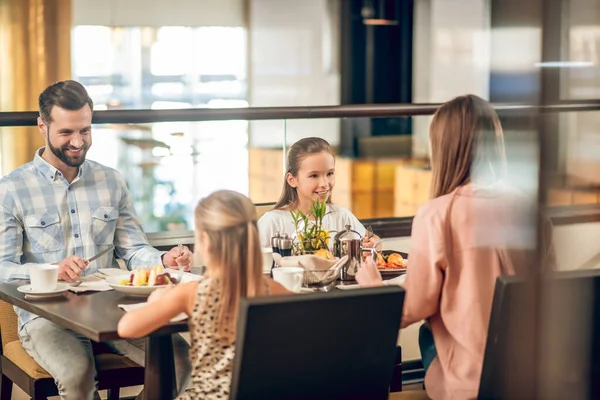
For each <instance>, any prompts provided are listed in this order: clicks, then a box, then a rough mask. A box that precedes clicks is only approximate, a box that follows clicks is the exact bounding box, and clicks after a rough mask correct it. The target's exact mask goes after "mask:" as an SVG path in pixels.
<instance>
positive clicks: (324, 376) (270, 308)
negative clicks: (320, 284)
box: [230, 286, 404, 400]
mask: <svg viewBox="0 0 600 400" xmlns="http://www.w3.org/2000/svg"><path fill="white" fill-rule="evenodd" d="M403 303H404V289H402V288H400V287H399V286H389V287H387V286H386V287H380V288H371V289H353V290H334V291H332V292H329V293H309V294H301V295H295V296H289V295H288V296H263V297H256V298H249V299H242V300H241V301H240V312H239V317H238V323H237V337H236V353H235V359H234V367H233V374H232V382H231V392H230V393H231V397H230V398H231V399H232V400H234V399H235V400H243V399H266V398H277V399H286V400H300V399H308V398H310V399H313V400H315V399H316V400H320V399H327V400H338V399H340V400H341V399H345V400H348V399H366V398H368V399H371V400H377V399H381V400H383V399H387V398H388V394H389V389H390V383H391V381H392V375H393V372H394V367H395V358H396V342H397V339H398V331H399V329H400V319H401V316H402V305H403Z"/></svg>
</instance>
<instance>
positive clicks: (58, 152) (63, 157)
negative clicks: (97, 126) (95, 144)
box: [48, 138, 89, 167]
mask: <svg viewBox="0 0 600 400" xmlns="http://www.w3.org/2000/svg"><path fill="white" fill-rule="evenodd" d="M48 147H49V148H50V151H51V152H52V154H54V155H55V156H56V158H58V159H59V160H60V161H62V162H64V163H65V164H67V165H68V166H69V167H79V166H80V165H81V164H83V162H84V161H85V155H86V153H87V151H88V148H89V146H88V145H86V144H84V145H83V146H81V155H80V156H79V157H69V156H67V153H66V152H67V150H70V149H72V147H71V146H69V145H66V146H63V147H61V148H58V147H54V146H52V143H51V142H50V138H48Z"/></svg>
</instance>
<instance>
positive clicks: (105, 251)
mask: <svg viewBox="0 0 600 400" xmlns="http://www.w3.org/2000/svg"><path fill="white" fill-rule="evenodd" d="M114 248H115V245H114V244H113V245H112V246H110V247H108V248H106V249H104V250H102V251H101V252H100V253H98V254H96V255H95V256H94V257H92V258H89V259H87V260H86V261H85V263H86V264H89V263H91V262H92V261H94V260H97V259H98V258H100V257H102V256H103V255H105V254H106V253H108V252H109V251H111V250H112V249H114Z"/></svg>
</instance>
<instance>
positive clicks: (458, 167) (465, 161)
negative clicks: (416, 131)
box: [429, 94, 506, 198]
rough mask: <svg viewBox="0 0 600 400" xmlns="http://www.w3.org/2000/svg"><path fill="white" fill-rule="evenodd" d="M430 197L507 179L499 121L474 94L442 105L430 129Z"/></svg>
mask: <svg viewBox="0 0 600 400" xmlns="http://www.w3.org/2000/svg"><path fill="white" fill-rule="evenodd" d="M429 139H430V143H431V172H432V182H431V197H432V198H436V197H439V196H443V195H445V194H448V193H452V192H453V191H454V190H455V189H456V188H458V187H459V186H463V185H465V184H467V183H469V182H471V181H473V180H474V178H475V177H474V175H477V178H478V179H479V180H480V181H482V182H484V183H492V182H495V181H499V180H501V179H504V177H505V174H506V155H505V152H504V137H503V134H502V126H501V124H500V119H499V118H498V115H497V114H496V111H494V109H493V107H492V106H491V105H490V103H488V102H487V101H485V100H483V99H482V98H480V97H477V96H475V95H472V94H471V95H466V96H460V97H456V98H455V99H452V100H450V101H449V102H447V103H445V104H444V105H442V106H441V107H440V108H439V109H438V110H437V112H436V113H435V114H434V116H433V120H432V121H431V125H430V128H429Z"/></svg>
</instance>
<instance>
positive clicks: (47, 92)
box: [38, 80, 94, 124]
mask: <svg viewBox="0 0 600 400" xmlns="http://www.w3.org/2000/svg"><path fill="white" fill-rule="evenodd" d="M38 104H39V106H40V117H41V118H42V120H43V121H44V123H46V124H50V121H51V117H50V114H51V113H52V107H54V106H58V107H60V108H64V109H65V110H72V111H77V110H80V109H82V108H83V107H84V106H85V105H86V104H87V105H88V106H90V109H91V110H92V111H94V102H93V101H92V99H91V98H90V96H89V95H88V93H87V91H86V90H85V88H84V87H83V85H82V84H81V83H79V82H76V81H71V80H68V81H61V82H56V83H54V84H52V85H50V86H48V87H47V88H46V89H44V91H43V92H42V93H41V94H40V97H39V98H38Z"/></svg>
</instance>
